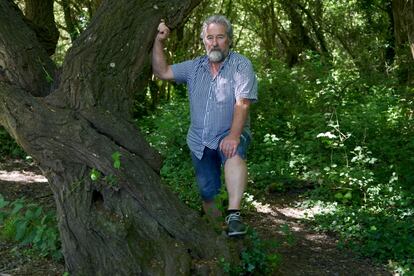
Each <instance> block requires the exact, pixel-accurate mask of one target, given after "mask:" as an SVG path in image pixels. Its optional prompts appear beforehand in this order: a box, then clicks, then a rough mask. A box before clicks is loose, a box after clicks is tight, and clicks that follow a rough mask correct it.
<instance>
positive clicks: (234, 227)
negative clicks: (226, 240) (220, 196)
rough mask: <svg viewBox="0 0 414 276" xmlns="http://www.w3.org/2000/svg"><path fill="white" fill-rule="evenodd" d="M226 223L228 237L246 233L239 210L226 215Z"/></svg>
mask: <svg viewBox="0 0 414 276" xmlns="http://www.w3.org/2000/svg"><path fill="white" fill-rule="evenodd" d="M226 223H227V225H228V229H227V235H228V236H229V237H237V236H242V235H245V234H246V233H247V227H246V225H244V223H243V222H242V221H241V218H240V212H236V213H231V214H230V215H228V216H227V217H226Z"/></svg>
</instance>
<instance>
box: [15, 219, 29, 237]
mask: <svg viewBox="0 0 414 276" xmlns="http://www.w3.org/2000/svg"><path fill="white" fill-rule="evenodd" d="M26 229H27V221H21V220H18V221H16V236H15V238H14V239H15V240H16V241H20V240H22V239H23V237H24V235H25V234H26Z"/></svg>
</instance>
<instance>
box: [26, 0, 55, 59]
mask: <svg viewBox="0 0 414 276" xmlns="http://www.w3.org/2000/svg"><path fill="white" fill-rule="evenodd" d="M24 2H25V6H26V9H25V15H26V18H27V19H28V20H29V22H28V23H30V24H29V25H30V27H31V28H32V29H33V30H34V31H35V33H36V36H37V39H38V40H39V42H40V43H41V44H42V46H43V48H45V49H46V52H47V53H48V54H49V56H51V55H53V54H54V53H55V49H56V45H57V42H58V39H59V31H58V29H57V27H56V24H55V16H54V13H53V2H54V0H25V1H24Z"/></svg>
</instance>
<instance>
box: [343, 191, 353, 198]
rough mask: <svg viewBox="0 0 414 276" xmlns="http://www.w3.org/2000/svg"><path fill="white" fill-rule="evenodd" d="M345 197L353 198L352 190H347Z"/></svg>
mask: <svg viewBox="0 0 414 276" xmlns="http://www.w3.org/2000/svg"><path fill="white" fill-rule="evenodd" d="M344 198H345V199H351V198H352V192H351V191H349V192H347V193H346V194H345V195H344Z"/></svg>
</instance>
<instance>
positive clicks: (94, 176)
mask: <svg viewBox="0 0 414 276" xmlns="http://www.w3.org/2000/svg"><path fill="white" fill-rule="evenodd" d="M100 177H101V172H100V171H98V170H97V169H95V168H93V169H92V171H91V179H92V181H98V180H99V178H100Z"/></svg>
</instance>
